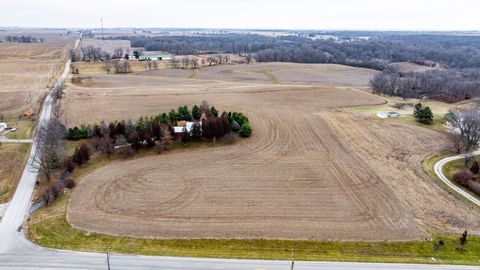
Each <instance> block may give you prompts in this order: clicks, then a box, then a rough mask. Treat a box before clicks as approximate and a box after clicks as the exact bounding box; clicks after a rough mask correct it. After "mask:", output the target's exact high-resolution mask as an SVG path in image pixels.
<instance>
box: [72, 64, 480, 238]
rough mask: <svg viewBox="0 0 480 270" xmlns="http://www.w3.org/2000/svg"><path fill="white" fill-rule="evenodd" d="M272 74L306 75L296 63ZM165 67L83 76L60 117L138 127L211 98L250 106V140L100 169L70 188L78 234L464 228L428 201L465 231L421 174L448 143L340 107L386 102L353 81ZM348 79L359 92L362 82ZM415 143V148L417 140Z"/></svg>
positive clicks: (394, 232)
mask: <svg viewBox="0 0 480 270" xmlns="http://www.w3.org/2000/svg"><path fill="white" fill-rule="evenodd" d="M269 65H272V64H269ZM280 67H281V68H282V69H285V67H289V68H290V71H288V72H289V73H292V72H297V73H298V76H300V77H302V76H306V75H305V74H306V73H305V71H302V70H300V69H299V68H297V66H295V65H292V64H288V65H285V64H282V65H280ZM331 67H334V68H335V70H336V72H340V73H339V74H336V75H334V74H335V71H333V70H332V69H331ZM231 68H235V67H231ZM241 68H242V69H244V68H245V66H242V67H241ZM256 68H258V66H257V67H256ZM314 69H317V71H316V72H317V73H322V72H330V74H332V76H338V77H339V78H340V77H341V76H342V75H341V74H342V72H345V70H348V72H354V73H355V72H356V71H352V70H350V69H351V68H344V69H342V68H341V67H339V66H322V65H312V66H310V67H309V69H308V71H307V73H308V74H310V76H314V75H315V74H317V73H315V72H314V71H313V70H314ZM322 69H323V70H324V71H322ZM269 70H271V69H269ZM161 72H162V71H158V72H157V73H158V74H156V73H152V74H142V75H128V76H116V75H110V76H92V77H91V79H90V82H89V87H82V86H81V85H80V86H70V87H69V89H68V91H67V95H66V103H67V104H66V106H65V107H66V108H67V109H68V111H67V117H68V122H69V123H70V124H80V123H91V122H93V121H99V120H107V121H108V120H113V119H125V118H132V119H136V117H139V116H141V115H150V114H154V113H158V112H162V111H167V110H170V109H171V108H172V107H178V106H179V105H182V104H187V105H189V106H191V105H193V104H198V103H200V102H201V101H202V100H208V101H209V102H210V103H211V104H215V105H216V106H217V108H218V109H219V110H235V111H243V112H245V113H246V114H247V115H248V116H249V118H250V120H251V124H252V126H253V129H254V133H253V135H252V137H250V138H249V139H246V140H241V141H240V142H239V143H237V144H234V145H231V146H222V147H214V148H204V149H198V150H195V151H178V152H171V153H167V154H164V155H160V156H155V157H147V158H141V159H136V160H131V161H125V162H118V163H115V164H112V165H110V166H107V167H104V168H102V169H99V170H97V171H95V172H93V173H91V174H89V175H87V176H86V177H85V178H84V179H83V180H82V181H81V183H80V185H79V186H78V187H77V188H76V189H75V191H74V194H73V196H72V200H71V203H70V205H69V209H68V214H67V218H68V221H69V222H70V224H72V225H73V226H76V227H80V228H82V229H85V230H88V231H94V232H102V233H108V234H115V235H130V236H139V237H154V238H268V239H336V240H407V239H420V238H422V237H426V235H427V234H426V233H425V228H427V229H429V228H431V227H427V226H423V225H425V224H430V222H432V224H433V227H434V228H439V229H450V230H454V229H456V228H460V227H462V226H463V225H464V224H454V223H449V222H448V221H445V220H444V218H443V217H440V216H438V215H436V214H435V213H430V211H431V210H433V208H434V207H440V206H441V207H442V209H441V211H442V213H445V214H448V215H451V216H452V217H454V219H457V218H460V217H461V216H462V215H464V216H465V217H467V219H464V220H467V222H470V223H469V224H470V225H472V224H473V225H475V220H478V215H477V214H475V213H474V212H468V211H466V210H462V207H463V205H462V204H461V202H459V201H457V200H456V199H455V198H453V197H452V196H449V195H448V193H447V192H445V191H444V190H443V189H441V188H437V187H435V184H434V183H433V182H432V181H433V180H430V179H428V178H427V177H426V176H425V175H424V173H423V172H422V171H421V169H420V161H421V159H422V157H423V156H425V155H427V154H428V153H427V152H433V151H435V150H437V149H439V148H442V147H444V146H445V138H444V136H443V135H442V134H440V133H437V132H434V131H430V130H427V129H423V128H418V127H413V126H407V125H402V126H396V127H395V126H393V127H392V126H388V125H386V126H385V124H384V123H379V122H372V120H370V119H368V118H366V117H365V116H359V114H353V113H352V114H350V113H347V112H345V111H344V110H341V109H339V108H342V107H351V106H360V105H373V104H381V103H383V102H384V100H383V99H382V98H379V97H376V96H373V95H370V94H368V93H365V92H361V91H359V90H355V89H354V88H351V87H349V86H348V87H347V86H321V82H315V83H307V84H306V85H300V84H299V83H298V82H297V81H296V80H294V81H288V80H289V79H288V78H289V77H288V76H287V77H285V78H284V79H283V80H284V81H283V82H281V81H280V80H279V79H278V78H277V77H275V75H273V78H272V77H271V76H272V74H271V73H270V74H267V73H268V72H270V71H268V72H267V71H265V72H258V74H265V76H267V77H270V78H271V79H273V80H270V81H267V80H265V81H264V80H263V79H261V80H259V79H258V78H256V79H254V80H253V81H248V80H246V79H245V80H239V78H238V76H236V75H235V76H233V78H232V77H229V76H228V73H230V72H226V73H225V72H221V73H220V74H221V75H219V78H218V79H217V80H213V78H204V79H201V78H200V77H201V76H202V73H203V72H206V73H209V74H212V73H215V71H214V70H212V69H205V70H202V69H201V70H200V71H199V72H198V74H196V79H186V78H184V77H183V76H184V75H182V76H179V77H176V78H172V77H168V78H167V77H166V76H165V77H163V76H162V75H161ZM242 72H243V71H242ZM177 74H179V75H181V74H182V73H177ZM230 74H238V72H235V71H234V72H232V73H230ZM312 74H313V75H312ZM209 76H213V75H209ZM220 76H221V77H220ZM289 76H292V75H289ZM319 76H320V77H322V76H325V74H323V75H322V74H320V75H319ZM365 76H366V75H365ZM294 77H295V76H293V77H292V78H294ZM315 80H316V78H312V79H311V80H310V81H315ZM330 80H332V79H330ZM342 80H347V79H345V78H343V79H342ZM362 80H363V81H365V79H362ZM143 81H145V83H144V84H142V82H143ZM366 81H368V79H366ZM279 82H280V84H278V83H279ZM330 84H331V82H329V83H326V85H330ZM338 84H339V83H338ZM350 84H351V85H358V86H362V85H364V84H363V83H361V84H360V83H359V78H355V79H354V80H352V82H351V83H350ZM383 134H385V137H383ZM370 136H372V137H370ZM396 136H398V140H395V137H396ZM418 137H420V138H421V139H422V142H425V143H426V144H425V145H424V146H422V147H418V146H417V145H416V144H417V143H418ZM377 141H380V143H379V144H378V145H372V146H371V147H370V145H371V144H375V143H377ZM437 141H438V143H436V142H437ZM389 151H392V153H389ZM410 155H412V158H410ZM382 160H383V161H384V162H385V164H386V165H385V164H382V163H381V161H382ZM389 162H392V164H393V165H389ZM402 166H406V168H405V169H402ZM390 168H392V170H390ZM405 181H408V185H407V184H406V183H404V182H405ZM416 183H419V184H420V188H418V189H417V188H415V185H416ZM429 188H431V189H429ZM409 193H412V198H413V199H412V198H411V197H410V194H409ZM427 196H428V197H429V198H428V199H425V200H422V198H424V197H427ZM428 202H433V203H432V205H431V206H426V203H428ZM454 219H452V220H454ZM476 226H480V225H479V224H476Z"/></svg>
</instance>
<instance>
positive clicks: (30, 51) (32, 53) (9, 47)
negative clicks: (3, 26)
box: [0, 38, 73, 117]
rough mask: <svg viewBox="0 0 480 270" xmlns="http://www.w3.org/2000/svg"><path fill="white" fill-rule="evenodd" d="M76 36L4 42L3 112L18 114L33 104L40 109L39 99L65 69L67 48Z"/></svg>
mask: <svg viewBox="0 0 480 270" xmlns="http://www.w3.org/2000/svg"><path fill="white" fill-rule="evenodd" d="M71 45H73V39H70V38H65V39H64V38H61V39H60V38H59V39H57V40H56V41H46V42H43V43H30V44H27V43H9V42H2V43H0V95H1V97H2V98H1V99H0V113H1V114H3V115H5V116H6V117H10V116H17V115H18V114H21V113H23V112H24V111H25V110H26V109H28V108H29V107H32V108H34V109H38V106H39V99H41V97H42V96H43V95H44V94H45V93H46V92H47V91H48V89H49V87H50V86H52V85H53V83H54V82H55V81H56V77H57V76H58V75H59V74H60V73H61V71H62V68H63V63H64V60H65V48H66V47H68V46H71Z"/></svg>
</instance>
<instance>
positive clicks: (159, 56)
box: [138, 54, 172, 61]
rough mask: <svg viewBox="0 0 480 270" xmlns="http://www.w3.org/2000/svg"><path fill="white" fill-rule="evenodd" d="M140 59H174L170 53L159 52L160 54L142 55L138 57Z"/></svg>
mask: <svg viewBox="0 0 480 270" xmlns="http://www.w3.org/2000/svg"><path fill="white" fill-rule="evenodd" d="M138 60H140V61H146V60H160V61H162V60H172V56H171V55H168V54H158V55H140V56H139V57H138Z"/></svg>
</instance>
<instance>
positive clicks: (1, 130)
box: [0, 123, 7, 133]
mask: <svg viewBox="0 0 480 270" xmlns="http://www.w3.org/2000/svg"><path fill="white" fill-rule="evenodd" d="M6 128H7V123H0V133H2V132H3V131H4V130H5V129H6Z"/></svg>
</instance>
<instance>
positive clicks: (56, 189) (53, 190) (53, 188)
mask: <svg viewBox="0 0 480 270" xmlns="http://www.w3.org/2000/svg"><path fill="white" fill-rule="evenodd" d="M62 192H63V185H62V184H60V183H51V184H50V185H48V187H46V188H45V189H43V190H42V192H41V193H40V196H41V198H42V199H43V200H44V201H45V203H46V204H47V205H50V204H52V203H53V202H54V201H55V200H56V199H57V198H58V197H60V195H61V194H62Z"/></svg>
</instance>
